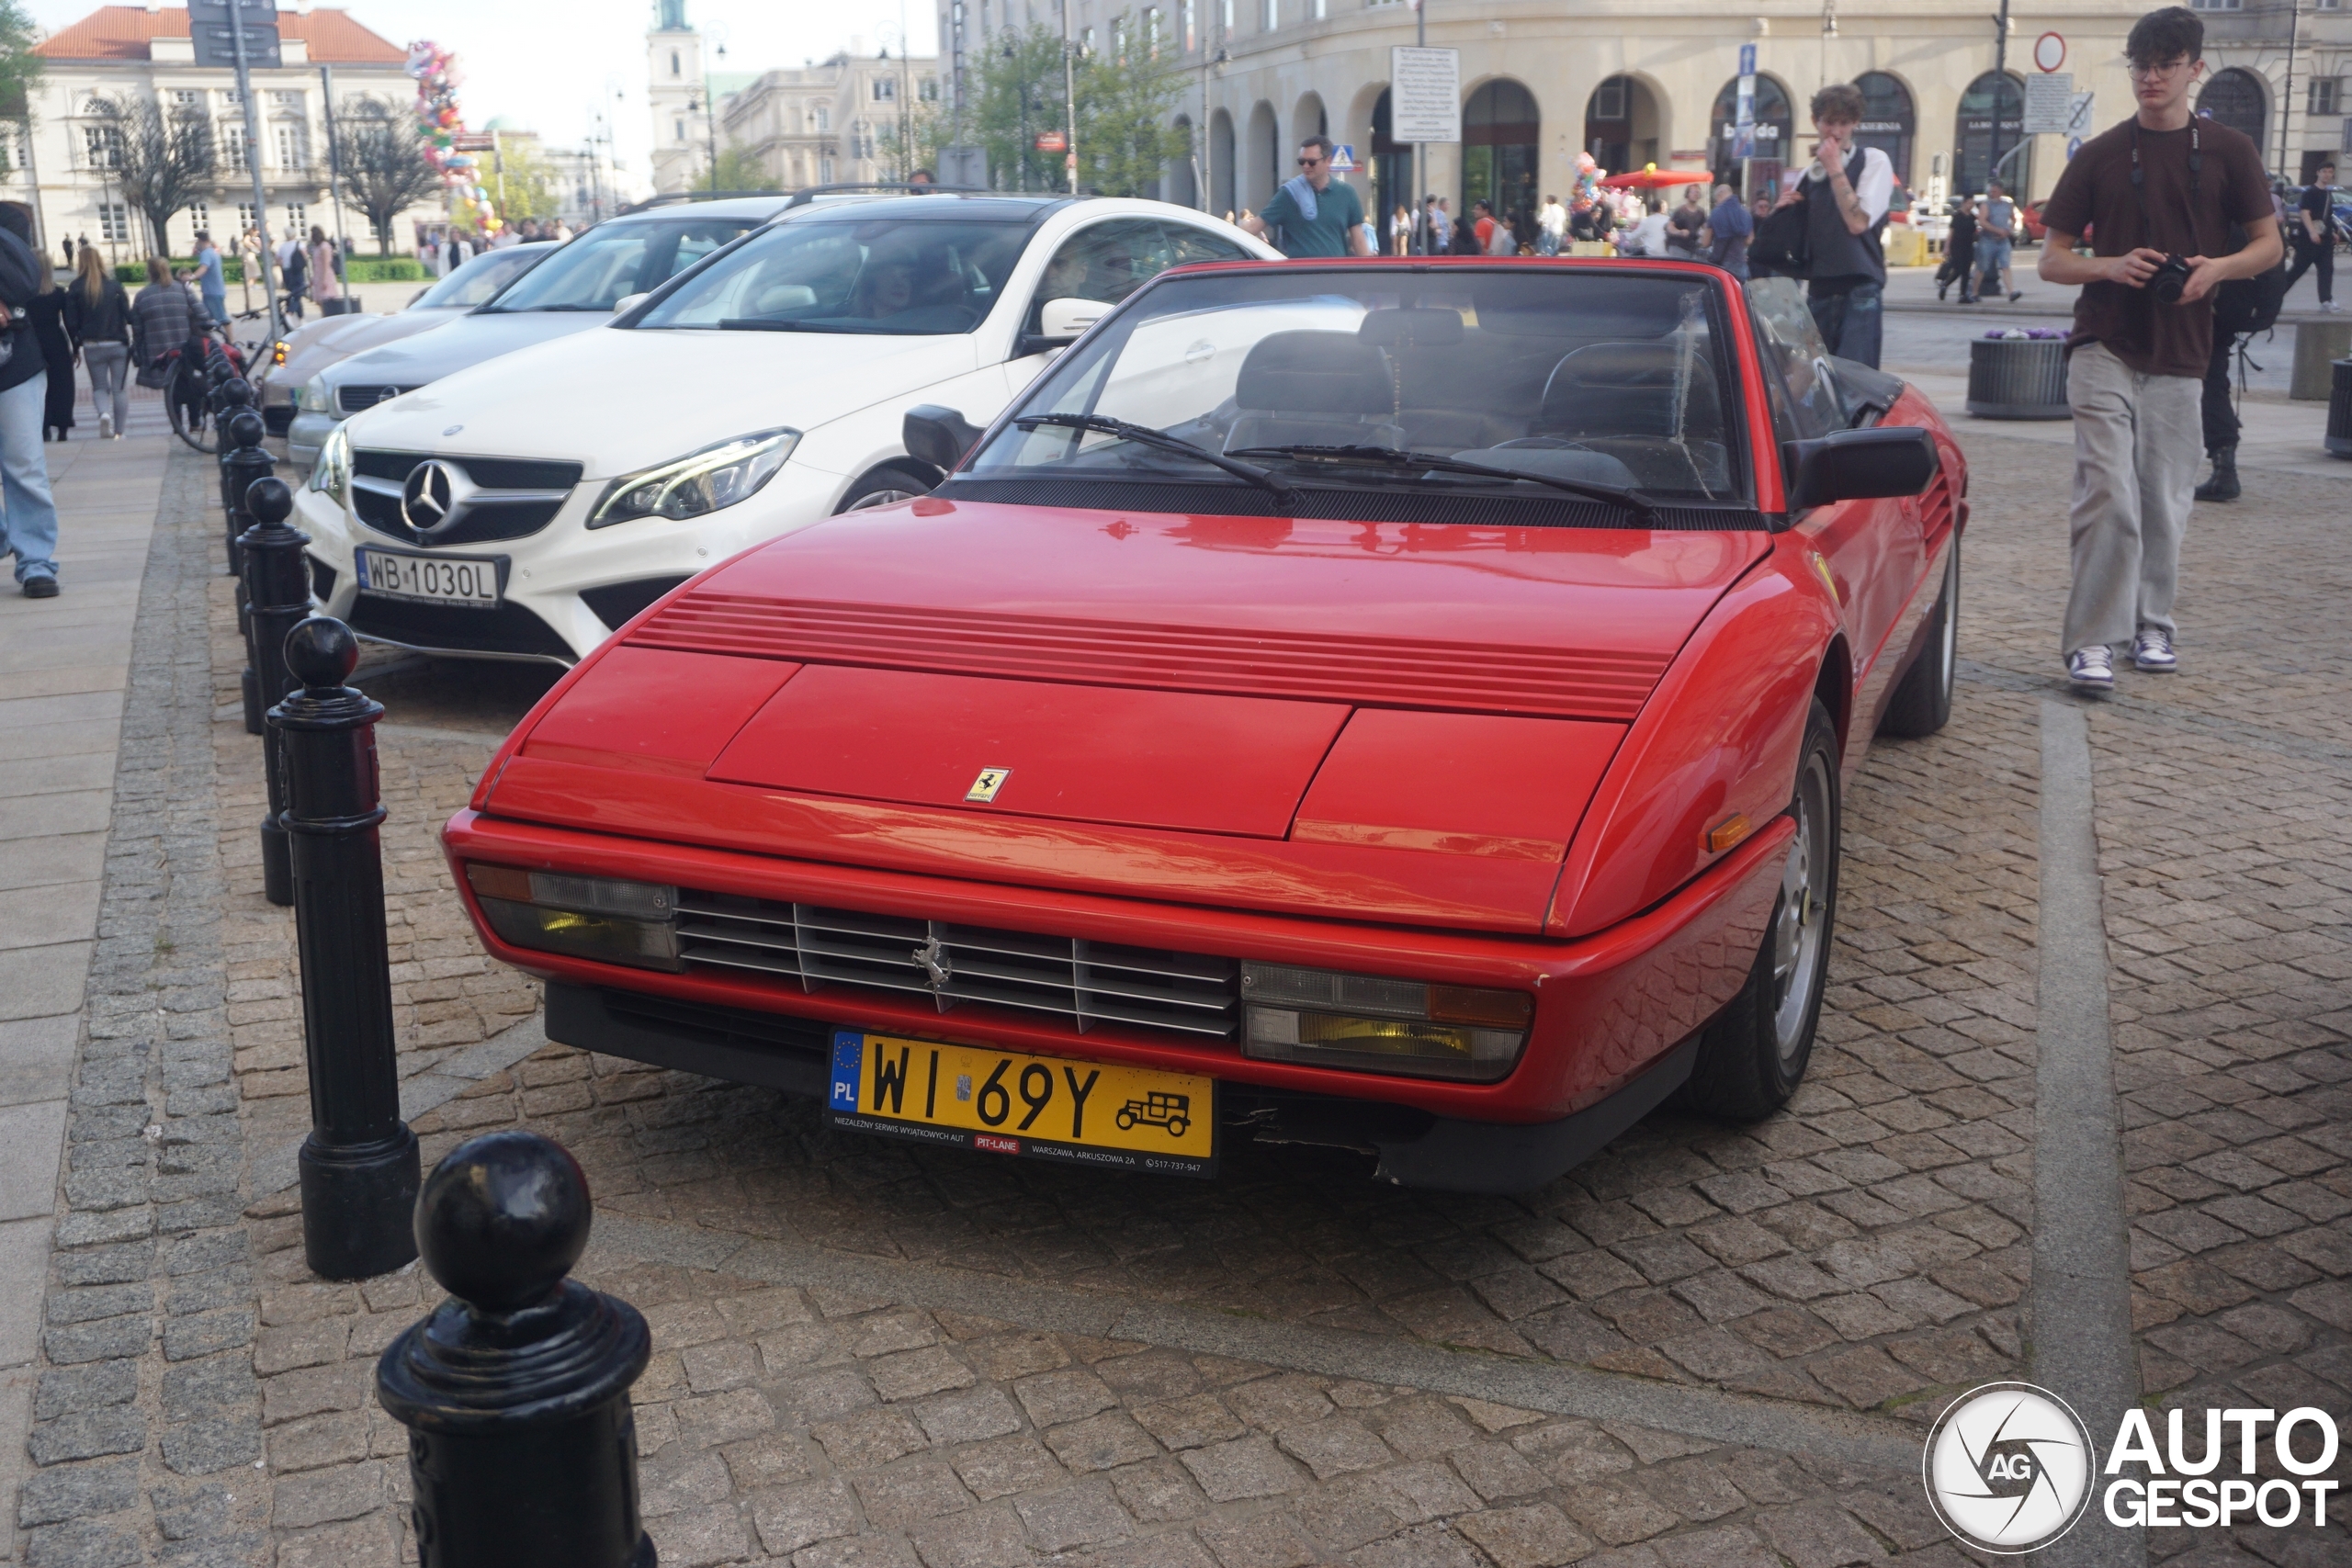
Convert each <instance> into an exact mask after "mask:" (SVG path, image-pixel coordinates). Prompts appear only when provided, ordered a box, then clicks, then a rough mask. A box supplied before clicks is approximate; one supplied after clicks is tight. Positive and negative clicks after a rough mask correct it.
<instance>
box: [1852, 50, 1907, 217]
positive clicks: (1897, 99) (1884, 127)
mask: <svg viewBox="0 0 2352 1568" xmlns="http://www.w3.org/2000/svg"><path fill="white" fill-rule="evenodd" d="M1854 85H1855V86H1857V87H1860V89H1861V90H1862V124H1861V129H1860V130H1859V131H1858V132H1856V133H1855V136H1854V140H1855V141H1858V142H1860V144H1861V145H1862V146H1864V147H1875V148H1877V149H1878V150H1879V151H1880V152H1883V153H1885V154H1886V161H1887V162H1888V163H1890V164H1894V183H1895V184H1896V185H1898V186H1901V187H1902V188H1903V189H1905V191H1907V190H1909V189H1910V188H1911V142H1912V139H1913V137H1914V136H1915V134H1916V133H1917V130H1918V123H1919V122H1918V117H1917V115H1916V114H1915V113H1914V112H1913V110H1912V107H1911V89H1910V88H1908V87H1906V86H1905V85H1903V83H1902V80H1901V79H1900V78H1899V77H1894V76H1890V75H1888V74H1887V73H1885V72H1883V71H1865V72H1863V73H1861V74H1860V75H1859V76H1857V77H1855V78H1854Z"/></svg>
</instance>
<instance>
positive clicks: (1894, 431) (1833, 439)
mask: <svg viewBox="0 0 2352 1568" xmlns="http://www.w3.org/2000/svg"><path fill="white" fill-rule="evenodd" d="M1942 467H1943V462H1942V459H1941V458H1940V457H1939V456H1938V455H1937V452H1936V442H1935V437H1933V436H1931V435H1929V434H1928V433H1927V432H1926V431H1924V430H1921V429H1919V428H1918V427H1917V425H1891V426H1890V425H1882V426H1879V427H1876V428H1873V429H1870V430H1840V431H1836V432H1833V433H1832V434H1828V435H1825V436H1823V437H1821V438H1820V439H1819V440H1817V441H1792V442H1789V443H1788V444H1787V445H1785V446H1782V447H1781V475H1782V477H1783V478H1784V479H1786V480H1787V482H1788V487H1789V510H1790V511H1791V512H1802V511H1804V509H1805V508H1807V507H1809V506H1826V505H1827V504H1828V503H1829V502H1833V501H1870V500H1873V499H1875V498H1878V497H1881V496H1890V495H1917V494H1918V493H1919V492H1920V491H1924V490H1926V489H1927V488H1928V486H1929V485H1930V484H1933V483H1934V482H1935V478H1936V475H1937V474H1938V473H1939V471H1941V469H1942Z"/></svg>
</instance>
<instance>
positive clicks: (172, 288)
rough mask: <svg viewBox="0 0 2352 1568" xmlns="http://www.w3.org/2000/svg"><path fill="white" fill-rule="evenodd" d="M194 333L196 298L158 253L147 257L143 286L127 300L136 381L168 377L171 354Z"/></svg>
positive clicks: (157, 384) (151, 384) (152, 382)
mask: <svg viewBox="0 0 2352 1568" xmlns="http://www.w3.org/2000/svg"><path fill="white" fill-rule="evenodd" d="M195 337H196V302H195V301H194V300H192V299H189V298H188V294H187V288H185V287H184V286H183V285H182V284H181V283H180V281H179V280H178V279H177V278H175V277H174V276H172V264H171V263H170V262H168V261H166V260H164V258H163V257H162V256H149V257H148V258H147V287H146V288H142V289H141V290H140V291H139V298H138V299H134V300H132V301H131V302H130V360H131V364H132V365H133V366H134V367H136V368H137V370H138V378H139V384H140V385H141V386H142V387H148V388H162V387H164V386H166V385H168V384H169V383H170V381H171V356H172V355H175V354H178V353H182V352H184V351H185V350H186V349H187V346H188V344H190V342H191V341H193V340H194V338H195Z"/></svg>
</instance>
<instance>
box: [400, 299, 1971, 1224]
mask: <svg viewBox="0 0 2352 1568" xmlns="http://www.w3.org/2000/svg"><path fill="white" fill-rule="evenodd" d="M1037 305H1038V306H1039V308H1041V309H1043V310H1046V311H1048V312H1050V311H1051V310H1053V309H1054V308H1055V307H1054V305H1053V302H1051V301H1047V300H1044V299H1040V300H1039V301H1037ZM907 423H908V432H907V434H908V437H909V440H908V445H909V447H910V449H912V450H915V451H917V452H918V453H919V454H921V455H922V456H924V457H925V458H926V460H927V461H930V462H932V463H933V464H934V465H935V466H937V467H938V468H941V469H943V470H947V471H948V478H947V479H946V480H945V481H944V483H942V484H941V485H940V486H939V488H938V489H937V490H936V491H933V493H931V494H929V495H927V496H922V497H920V498H917V499H914V500H912V501H910V502H905V503H902V504H899V505H897V506H893V507H890V508H887V509H879V510H873V511H865V512H857V513H847V514H844V515H842V516H838V517H834V518H831V519H830V520H827V521H825V522H822V523H820V524H817V525H814V526H811V527H809V528H808V529H805V530H803V531H801V532H798V533H796V534H792V535H790V536H786V537H783V538H779V539H776V540H774V541H772V542H770V543H768V544H765V545H762V546H760V547H757V548H754V549H752V550H750V551H748V552H746V553H744V554H742V555H741V556H738V557H737V558H734V559H732V560H729V561H728V562H726V563H724V564H723V565H720V566H718V567H716V568H714V569H712V570H709V571H707V572H705V573H704V574H703V575H702V576H700V577H698V578H696V579H695V580H694V581H691V582H688V583H686V584H684V586H683V587H681V588H680V589H679V590H677V591H676V592H673V593H671V594H670V595H669V596H668V597H666V598H664V599H662V601H660V602H659V603H657V604H654V605H653V606H652V607H651V608H650V609H649V610H648V611H647V612H646V613H645V614H643V615H639V617H637V618H636V619H635V620H633V621H632V622H630V623H629V625H628V626H627V627H626V628H624V629H623V630H622V631H621V632H620V633H619V634H618V635H616V637H614V638H613V639H612V640H611V641H609V642H607V643H606V644H605V645H604V646H603V648H601V649H598V650H597V651H596V652H594V653H593V654H591V655H589V656H588V657H587V658H586V659H585V660H582V662H581V663H580V665H579V666H578V667H577V668H576V669H574V670H573V671H571V673H570V674H568V675H567V676H566V677H565V678H564V679H563V680H562V682H560V683H559V684H558V685H557V686H556V687H555V688H554V689H553V690H552V691H551V692H549V693H548V696H547V697H546V698H545V699H544V700H543V701H542V702H541V703H539V705H537V707H536V708H535V709H534V710H533V711H532V712H531V714H530V715H529V716H527V717H526V719H525V720H524V721H523V723H522V724H521V726H520V727H518V728H516V729H515V733H514V735H513V737H512V738H511V739H508V740H507V742H506V743H505V745H504V747H503V749H502V750H500V752H499V753H498V754H497V756H496V757H495V758H494V759H493V760H492V762H491V764H490V766H489V767H488V769H487V770H486V771H485V772H484V773H483V776H482V780H481V786H480V788H479V789H478V790H477V791H476V792H475V795H474V797H473V800H472V803H471V806H470V808H469V809H468V810H466V811H463V812H460V813H459V814H458V816H457V817H456V818H455V819H453V820H452V821H451V822H450V824H449V826H448V829H447V836H446V841H447V849H448V853H449V856H450V859H451V862H452V863H453V865H454V867H455V870H456V873H457V884H458V888H459V889H460V891H461V893H462V894H463V896H464V897H465V899H466V901H467V905H468V907H469V909H470V910H471V912H472V914H473V916H474V919H475V920H476V922H477V923H478V925H479V926H480V928H481V933H482V938H483V941H484V942H487V943H488V944H489V948H490V951H491V952H492V953H494V954H496V955H497V956H498V957H499V958H501V959H503V960H504V961H505V962H507V963H510V964H516V965H519V966H520V967H522V968H524V969H526V970H528V971H530V972H531V973H532V974H534V975H537V976H541V977H543V978H544V979H545V980H546V982H547V1031H548V1037H549V1038H550V1039H554V1040H558V1041H562V1042H565V1043H570V1044H573V1045H577V1046H581V1047H584V1048H587V1049H590V1050H594V1051H600V1052H606V1053H610V1054H613V1055H619V1056H624V1057H632V1058H635V1059H638V1060H639V1061H645V1062H652V1063H659V1064H663V1065H666V1066H674V1067H679V1068H684V1069H687V1070H690V1071H693V1072H696V1073H702V1074H707V1075H711V1076H715V1077H722V1078H732V1079H738V1080H742V1081H746V1082H751V1083H756V1084H765V1085H770V1086H773V1087H775V1088H778V1089H786V1090H788V1091H793V1092H796V1093H800V1094H806V1095H809V1096H812V1097H815V1098H816V1099H818V1100H820V1101H821V1102H822V1106H823V1108H824V1109H823V1112H822V1113H823V1115H824V1116H825V1118H826V1119H827V1120H828V1121H829V1122H831V1124H832V1125H834V1126H836V1127H841V1128H848V1129H854V1130H856V1131H858V1132H861V1133H865V1134H880V1135H886V1136H892V1137H903V1138H909V1139H916V1140H921V1141H924V1142H928V1143H932V1144H934V1145H943V1146H951V1147H958V1148H963V1149H968V1150H978V1151H986V1152H989V1153H995V1154H1001V1155H1007V1156H1031V1157H1036V1158H1042V1159H1048V1160H1058V1161H1062V1162H1064V1163H1069V1164H1077V1165H1080V1166H1086V1167H1091V1168H1107V1169H1128V1170H1142V1171H1159V1172H1169V1173H1175V1174H1188V1175H1212V1174H1214V1172H1215V1170H1216V1162H1217V1158H1218V1156H1219V1154H1220V1151H1222V1150H1223V1149H1224V1148H1225V1147H1226V1146H1227V1145H1228V1143H1229V1142H1230V1141H1231V1140H1232V1139H1235V1138H1237V1137H1239V1138H1257V1139H1261V1140H1262V1139H1272V1140H1280V1141H1288V1142H1295V1143H1312V1144H1321V1145H1339V1146H1343V1147H1349V1148H1353V1149H1358V1150H1361V1151H1363V1152H1364V1153H1366V1154H1368V1155H1370V1156H1373V1160H1374V1162H1375V1163H1374V1165H1373V1170H1374V1175H1375V1176H1376V1177H1377V1178H1378V1179H1384V1180H1389V1181H1396V1182H1401V1183H1404V1184H1406V1185H1408V1186H1416V1187H1430V1188H1444V1189H1452V1190H1473V1191H1513V1190H1525V1189H1527V1188H1530V1187H1532V1186H1535V1185H1537V1184H1539V1183H1542V1182H1544V1181H1545V1180H1548V1179H1551V1178H1553V1177H1555V1176H1556V1175H1557V1174H1558V1173H1560V1172H1561V1171H1563V1170H1565V1169H1566V1168H1569V1167H1570V1166H1572V1165H1574V1164H1575V1163H1576V1162H1577V1161H1578V1160H1580V1159H1582V1158H1584V1157H1586V1156H1588V1155H1589V1154H1591V1153H1592V1152H1593V1151H1594V1150H1596V1149H1597V1148H1599V1147H1600V1145H1603V1144H1605V1143H1606V1142H1607V1141H1608V1140H1609V1139H1611V1138H1612V1137H1614V1136H1615V1135H1616V1134H1619V1133H1620V1132H1622V1131H1623V1129H1624V1128H1626V1127H1627V1126H1629V1125H1630V1124H1632V1123H1633V1122H1634V1121H1636V1120H1637V1119H1639V1118H1640V1117H1641V1116H1642V1115H1644V1114H1645V1113H1646V1112H1647V1111H1650V1110H1651V1109H1652V1108H1653V1107H1655V1106H1657V1105H1658V1104H1659V1103H1660V1102H1662V1101H1664V1100H1667V1099H1668V1097H1669V1096H1676V1097H1678V1098H1679V1103H1680V1104H1681V1105H1682V1106H1684V1107H1686V1108H1687V1109H1689V1110H1691V1111H1696V1112H1699V1113H1702V1114H1706V1115H1711V1116H1718V1117H1724V1118H1732V1119H1753V1118H1757V1117H1760V1116H1763V1115H1765V1114H1767V1113H1769V1112H1770V1111H1772V1110H1773V1109H1774V1108H1775V1107H1777V1106H1779V1105H1780V1104H1781V1103H1782V1102H1783V1101H1784V1100H1787V1099H1788V1097H1789V1095H1790V1094H1791V1093H1792V1091H1793V1089H1795V1087H1796V1085H1797V1082H1798V1080H1799V1078H1800V1077H1802V1075H1803V1074H1804V1069H1805V1064H1806V1060H1807V1057H1808V1055H1810V1053H1811V1050H1812V1045H1813V1040H1814V1034H1815V1025H1816V1021H1817V1019H1818V1016H1819V1013H1820V1009H1821V998H1822V991H1823V982H1824V975H1825V972H1826V967H1827V964H1828V955H1829V946H1830V936H1831V930H1832V924H1833V922H1834V920H1835V919H1836V915H1837V908H1838V832H1839V804H1838V803H1839V798H1840V788H1841V784H1842V782H1843V781H1845V780H1849V779H1850V778H1851V777H1852V776H1853V773H1854V771H1855V769H1856V768H1857V767H1858V766H1859V764H1860V758H1861V756H1862V752H1863V749H1864V747H1865V745H1866V744H1867V743H1868V741H1869V739H1870V738H1871V736H1872V735H1873V734H1892V735H1903V736H1917V735H1924V734H1927V733H1928V732H1930V731H1932V730H1934V729H1936V728H1939V726H1941V725H1942V724H1943V723H1944V721H1945V718H1946V716H1947V715H1948V714H1949V712H1950V708H1951V684H1952V668H1953V659H1954V621H1955V615H1956V610H1957V605H1958V600H1959V588H1960V568H1959V554H1958V546H1959V536H1960V532H1961V529H1962V525H1963V524H1964V522H1965V516H1966V508H1965V505H1964V502H1963V501H1962V497H1963V496H1964V494H1965V492H1966V484H1965V480H1964V478H1963V469H1962V460H1961V457H1960V454H1959V451H1958V449H1957V448H1956V447H1955V446H1954V445H1953V443H1952V441H1951V437H1950V435H1949V434H1948V433H1947V432H1946V430H1945V429H1944V427H1943V425H1942V423H1941V422H1940V421H1939V419H1938V418H1937V416H1936V414H1935V412H1933V410H1932V409H1931V408H1930V407H1929V405H1928V403H1927V401H1926V400H1924V399H1923V398H1922V397H1921V396H1920V395H1919V394H1918V393H1917V391H1916V390H1914V389H1911V388H1909V387H1907V386H1906V385H1905V384H1904V383H1903V382H1902V381H1900V380H1898V379H1896V378H1893V377H1889V376H1884V375H1882V374H1880V373H1878V372H1876V371H1874V370H1871V369H1869V368H1867V367H1862V366H1860V365H1854V364H1849V363H1846V362H1843V361H1840V360H1838V359H1836V358H1833V357H1831V356H1830V355H1827V354H1826V352H1825V351H1824V350H1823V348H1822V346H1821V343H1820V340H1819V338H1818V337H1817V336H1816V335H1815V333H1814V330H1813V326H1812V322H1811V321H1810V319H1809V318H1808V317H1807V315H1806V313H1805V309H1804V302H1803V300H1802V299H1799V298H1798V296H1797V293H1796V289H1795V286H1793V285H1792V284H1789V283H1786V282H1776V283H1769V284H1752V285H1747V286H1743V285H1742V284H1741V283H1739V282H1738V281H1736V280H1735V279H1734V278H1732V277H1731V276H1729V275H1727V274H1725V273H1723V272H1720V271H1717V270H1714V269H1713V268H1710V267H1704V266H1700V265H1691V264H1683V263H1671V262H1645V263H1628V262H1614V261H1597V262H1582V261H1576V262H1569V261H1551V260H1546V261H1533V260H1529V261H1521V262H1512V261H1487V260H1482V259H1481V260H1469V259H1465V260H1464V261H1461V262H1451V261H1439V262H1433V263H1426V264H1424V263H1419V262H1404V261H1385V260H1371V261H1356V262H1333V263H1328V264H1325V263H1307V264H1300V263H1288V264H1268V263H1241V264H1229V265H1213V266H1203V267H1192V268H1182V269H1179V270H1176V271H1173V272H1170V273H1167V274H1164V275H1162V276H1160V277H1159V278H1158V279H1156V280H1155V281H1153V282H1151V283H1150V284H1148V285H1147V286H1146V287H1145V288H1142V289H1140V290H1139V291H1137V292H1136V294H1134V295H1133V296H1131V297H1130V298H1129V299H1126V300H1125V302H1124V303H1123V304H1122V305H1121V306H1119V307H1118V308H1117V309H1116V310H1113V311H1112V312H1111V313H1109V314H1108V315H1107V316H1105V317H1104V318H1103V320H1102V321H1100V322H1099V323H1097V324H1096V325H1095V326H1094V327H1093V328H1092V329H1091V330H1090V331H1089V332H1088V333H1086V334H1085V335H1084V336H1083V337H1082V338H1080V340H1079V341H1078V343H1077V344H1074V345H1073V346H1072V347H1071V348H1070V349H1069V351H1068V352H1067V353H1065V354H1064V355H1062V356H1061V357H1060V358H1059V359H1058V360H1057V361H1056V362H1055V363H1054V364H1053V365H1052V366H1051V367H1049V368H1048V369H1047V370H1046V373H1045V374H1043V375H1042V376H1040V377H1039V378H1038V379H1037V381H1036V382H1035V384H1034V385H1033V386H1032V387H1031V388H1029V389H1027V390H1026V391H1025V392H1024V393H1023V395H1022V396H1021V397H1019V398H1018V399H1016V400H1014V402H1013V403H1012V407H1011V408H1010V409H1009V410H1008V412H1006V413H1005V414H1004V415H1003V416H1002V417H1001V418H1000V419H999V420H998V421H997V422H996V423H994V425H993V426H992V427H991V428H989V430H988V431H987V432H986V433H985V434H983V433H981V432H978V431H976V430H973V429H971V428H970V427H969V426H968V425H967V424H966V423H964V421H963V420H962V418H961V417H960V415H959V414H957V413H956V411H954V410H952V409H947V408H943V407H936V406H927V407H924V408H922V409H918V410H916V411H915V412H912V413H910V415H908V416H907Z"/></svg>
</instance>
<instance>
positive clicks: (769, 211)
mask: <svg viewBox="0 0 2352 1568" xmlns="http://www.w3.org/2000/svg"><path fill="white" fill-rule="evenodd" d="M791 199H792V198H791V197H788V196H736V197H723V198H721V199H719V200H717V201H673V202H664V203H662V205H661V206H659V207H649V208H647V209H645V210H643V211H642V212H616V213H615V214H613V215H612V216H611V217H610V218H607V219H605V223H658V222H661V221H662V220H665V219H679V218H748V219H750V220H752V221H753V222H755V223H761V222H765V221H766V220H768V219H770V218H772V217H774V216H775V214H776V213H778V212H781V211H783V210H784V208H785V204H786V203H787V202H789V201H790V200H791ZM596 227H598V228H600V229H601V228H603V227H604V224H603V223H600V224H598V225H596Z"/></svg>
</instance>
